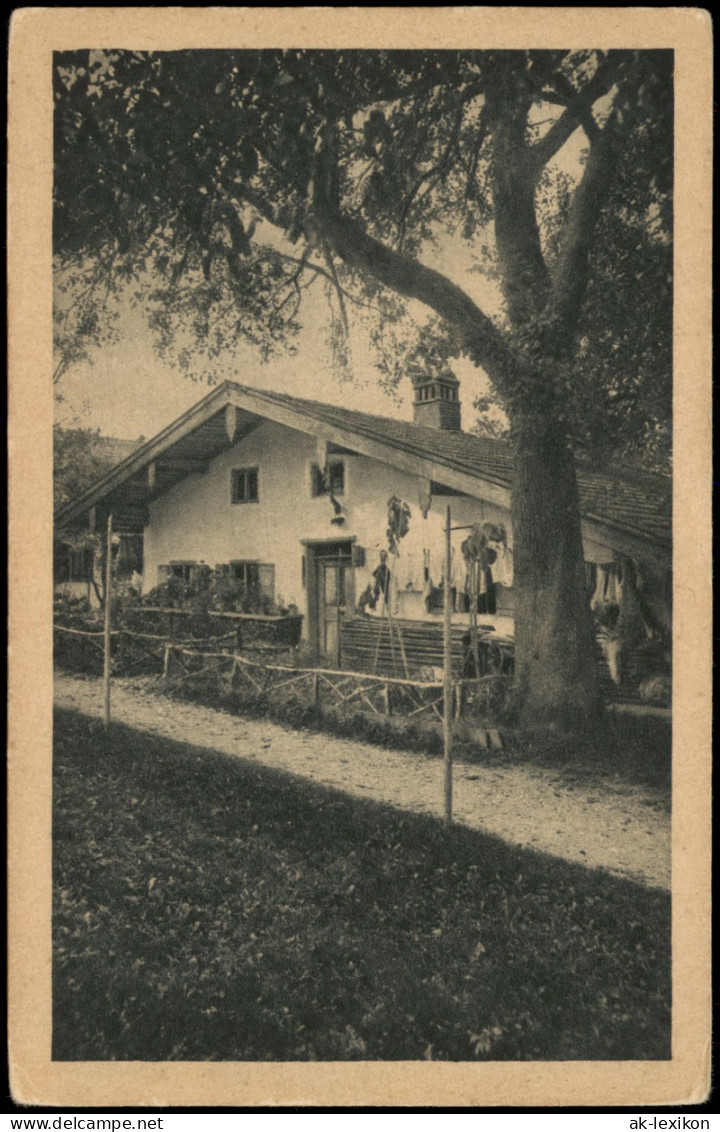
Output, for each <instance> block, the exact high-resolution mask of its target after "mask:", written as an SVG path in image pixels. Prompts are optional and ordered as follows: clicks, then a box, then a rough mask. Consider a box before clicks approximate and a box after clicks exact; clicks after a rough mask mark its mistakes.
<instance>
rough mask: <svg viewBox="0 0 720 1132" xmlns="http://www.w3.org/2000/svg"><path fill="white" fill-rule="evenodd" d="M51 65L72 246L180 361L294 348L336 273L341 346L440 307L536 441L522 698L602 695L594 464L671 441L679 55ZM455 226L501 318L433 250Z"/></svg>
mask: <svg viewBox="0 0 720 1132" xmlns="http://www.w3.org/2000/svg"><path fill="white" fill-rule="evenodd" d="M54 81H55V99H56V150H55V162H56V166H55V169H56V174H55V240H56V244H55V248H56V253H57V255H58V257H59V261H60V262H62V264H63V266H64V268H65V269H66V270H67V269H68V268H70V269H72V266H73V265H75V269H76V270H77V271H78V272H83V273H85V274H84V275H83V278H84V280H86V279H87V274H88V272H90V273H91V274H92V273H93V272H94V273H95V278H96V280H97V287H98V289H99V288H100V287H101V286H103V285H105V286H107V280H108V279H112V280H113V286H114V287H117V286H118V284H119V281H122V280H123V279H125V280H127V281H128V284H129V286H131V287H132V289H133V292H134V294H135V295H136V297H137V298H138V300H140V301H142V302H143V303H144V304H145V306H146V308H147V311H148V315H149V320H150V322H151V325H152V326H153V327H154V329H155V330H156V332H157V334H158V340H159V342H160V345H161V348H165V349H168V348H170V347H172V346H174V347H175V349H176V353H177V357H178V359H179V361H180V364H181V365H185V366H189V365H190V364H191V363H190V359H191V356H192V351H193V350H198V349H200V350H204V351H205V353H206V354H207V355H209V356H210V357H212V356H213V354H218V353H219V352H221V351H222V350H225V349H227V348H228V347H229V346H230V345H231V344H232V342H233V340H234V339H240V338H247V339H249V340H250V341H252V342H254V343H255V344H256V345H257V346H258V347H259V348H260V350H261V351H263V352H264V353H266V354H267V353H268V352H271V351H272V350H273V349H275V348H276V347H277V346H278V344H281V343H283V342H286V341H287V340H288V336H289V335H291V334H292V332H293V330H294V329H296V328H297V326H298V311H299V309H300V303H301V300H302V297H303V293H304V290H305V289H306V288H307V287H309V286H311V285H313V283H315V282H317V281H320V282H321V284H322V285H323V286H325V287H327V288H328V291H329V295H330V297H331V301H332V307H333V322H332V327H333V334H334V337H335V340H336V343H338V344H340V346H341V345H342V341H343V336H344V334H345V332H346V328H347V323H348V309H349V304H350V303H358V304H360V306H359V309H360V310H362V311H365V312H368V311H369V310H372V312H373V315H374V317H376V318H377V319H378V320H379V322H378V323H377V325H376V327H375V331H374V334H375V337H376V338H377V339H378V340H379V341H382V339H383V336H384V335H386V334H387V333H388V331H390V332H391V331H392V326H393V325H397V322H398V319H399V317H400V314H401V307H402V302H406V301H408V300H416V301H419V302H420V303H422V304H424V305H425V307H426V308H428V309H429V311H430V312H432V313H433V316H434V321H433V329H434V331H435V333H434V335H433V339H432V343H431V345H429V344H428V341H427V340H426V341H425V342H422V343H419V344H418V349H419V351H420V354H421V355H422V354H423V353H424V354H427V353H428V352H430V353H432V350H435V352H436V353H438V354H444V355H445V356H447V355H453V354H454V355H464V356H465V357H466V358H468V359H470V360H471V361H472V362H473V363H474V364H475V365H477V366H478V367H481V368H482V369H483V370H484V371H485V373H486V374H487V375H488V377H489V379H490V381H491V383H492V386H493V389H494V391H495V394H496V395H497V397H498V398H499V399H500V402H501V404H502V406H503V409H504V411H505V412H506V414H507V417H508V419H509V422H510V431H511V436H512V441H513V447H514V454H515V455H514V475H513V490H512V510H513V524H514V533H515V565H516V570H515V576H516V583H515V585H516V629H515V634H516V635H515V655H516V694H517V705H518V710H519V712H520V713H521V715H522V717H523V718H524V719H525V720H526V721H533V722H535V721H539V720H558V719H562V718H567V717H571V718H572V719H573V720H576V721H577V720H578V719H581V718H582V717H588V716H590V715H592V713H593V712H594V710H595V706H596V702H597V676H596V671H595V664H594V659H593V630H592V624H591V619H590V613H589V610H588V606H587V600H586V597H585V588H584V571H583V551H582V539H581V531H580V515H579V506H578V491H577V485H576V475H575V463H576V459H577V453H578V451H582V450H584V449H585V450H593V451H595V452H596V454H597V451H598V450H602V451H603V452H604V453H606V452H607V450H608V448H609V447H611V446H612V445H613V444H620V445H622V444H623V443H629V442H632V441H633V440H636V439H637V437H638V436H643V435H645V436H646V437H650V438H652V439H653V441H654V443H655V445H656V448H657V449H658V452H659V453H660V455H659V456H658V459H660V458H661V456H662V452H661V451H660V450H661V449H662V448H663V444H664V438H665V436H666V434H667V409H668V403H669V399H668V395H667V394H668V382H669V356H670V351H669V347H668V342H669V332H668V328H669V325H670V318H669V310H670V306H669V303H670V286H669V271H670V251H669V249H670V235H671V232H670V220H671V208H670V203H669V202H670V194H671V169H672V157H671V122H672V55H671V53H669V52H659V51H656V52H652V51H647V52H632V51H627V52H626V51H623V52H619V51H615V52H608V53H604V52H600V51H574V52H567V51H542V52H540V51H538V52H534V51H468V52H456V51H437V52H433V51H423V52H415V51H412V52H404V51H397V52H378V51H372V52H370V51H331V52H330V51H327V52H325V51H320V52H315V51H206V52H192V51H188V52H172V53H157V54H146V53H140V52H130V51H128V52H119V51H113V52H75V53H65V54H60V55H58V56H56V58H55V68H54ZM578 137H580V138H581V139H582V145H581V146H578V145H577V138H578ZM571 140H572V145H573V146H574V152H575V156H574V158H573V160H572V161H571V160H570V159H569V158H568V159H567V160H565V163H564V164H563V154H566V153H567V146H568V143H570V142H571ZM278 232H279V233H281V234H282V239H279V238H278V236H277V234H278ZM441 236H442V238H443V239H449V238H450V237H452V238H454V239H455V240H456V241H464V242H465V245H466V247H467V248H468V249H469V250H470V251H471V252H472V253H473V255H474V259H475V263H474V267H475V269H476V270H479V271H485V272H487V273H488V274H491V275H492V276H493V277H494V278H496V279H497V280H498V282H499V286H500V288H501V292H502V297H503V309H502V311H501V312H500V314H499V315H498V314H497V313H495V314H494V316H493V317H491V316H490V314H489V313H488V311H487V310H486V309H483V305H482V303H479V302H478V301H477V300H476V298H474V297H472V296H471V294H470V293H469V289H468V288H467V287H465V288H464V287H463V286H461V285H460V282H459V281H458V279H457V278H451V277H450V276H449V274H447V273H446V272H445V271H439V270H437V269H435V268H433V267H431V266H429V264H428V259H429V258H431V257H432V246H433V242H435V243H437V241H438V239H440V238H441ZM93 293H99V290H98V291H96V292H93ZM638 312H639V317H638ZM428 333H429V330H428ZM598 441H601V443H598Z"/></svg>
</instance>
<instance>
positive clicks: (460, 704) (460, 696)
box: [455, 680, 465, 719]
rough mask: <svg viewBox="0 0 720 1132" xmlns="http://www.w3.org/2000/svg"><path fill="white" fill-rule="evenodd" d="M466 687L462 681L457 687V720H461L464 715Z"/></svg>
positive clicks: (459, 681)
mask: <svg viewBox="0 0 720 1132" xmlns="http://www.w3.org/2000/svg"><path fill="white" fill-rule="evenodd" d="M464 689H465V686H464V684H463V682H462V680H458V682H457V684H456V685H455V718H456V719H460V718H461V716H462V713H463V692H464Z"/></svg>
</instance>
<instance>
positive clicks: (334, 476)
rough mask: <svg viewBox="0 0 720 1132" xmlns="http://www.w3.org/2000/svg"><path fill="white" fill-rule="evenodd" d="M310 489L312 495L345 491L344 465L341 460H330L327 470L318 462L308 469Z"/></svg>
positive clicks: (337, 493) (335, 493)
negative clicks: (324, 471)
mask: <svg viewBox="0 0 720 1132" xmlns="http://www.w3.org/2000/svg"><path fill="white" fill-rule="evenodd" d="M310 489H311V491H312V494H313V495H314V496H318V495H344V493H345V465H344V463H343V461H342V460H331V461H330V463H329V464H328V466H327V471H326V473H325V475H323V470H322V468H321V467H320V466H319V465H318V464H313V465H312V468H311V469H310Z"/></svg>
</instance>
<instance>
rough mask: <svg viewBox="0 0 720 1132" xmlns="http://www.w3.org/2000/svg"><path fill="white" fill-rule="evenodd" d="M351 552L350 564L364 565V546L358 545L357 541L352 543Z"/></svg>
mask: <svg viewBox="0 0 720 1132" xmlns="http://www.w3.org/2000/svg"><path fill="white" fill-rule="evenodd" d="M351 554H352V564H353V566H364V565H365V547H364V546H358V545H357V543H353V545H352V551H351Z"/></svg>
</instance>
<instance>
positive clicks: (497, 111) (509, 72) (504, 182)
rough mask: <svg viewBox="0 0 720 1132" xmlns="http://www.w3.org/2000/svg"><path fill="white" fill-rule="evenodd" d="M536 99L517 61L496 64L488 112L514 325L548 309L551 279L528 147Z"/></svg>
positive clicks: (500, 246)
mask: <svg viewBox="0 0 720 1132" xmlns="http://www.w3.org/2000/svg"><path fill="white" fill-rule="evenodd" d="M532 101H533V95H532V92H531V90H530V87H529V85H528V83H527V79H526V75H525V74H524V72H522V71H521V70H520V71H519V70H518V68H517V66H516V65H515V63H514V60H513V59H508V58H505V57H500V58H497V59H495V60H494V61H493V66H492V68H491V70H490V71H489V73H488V82H487V90H486V96H485V113H486V117H487V121H488V126H489V129H490V133H491V134H492V139H493V156H492V167H491V174H492V190H493V207H494V211H495V238H496V241H497V250H498V261H499V263H500V269H501V274H502V287H503V293H504V295H505V299H506V301H507V305H508V313H509V315H510V319H511V321H512V323H513V325H514V326H516V327H518V326H522V325H523V324H524V323H527V322H528V321H530V320H531V319H532V318H533V317H534V316H535V315H537V314H539V313H540V311H542V310H543V308H544V307H545V304H546V302H547V298H548V295H549V292H550V278H549V275H548V270H547V266H546V264H545V259H544V257H543V253H542V248H541V245H540V232H539V229H538V223H537V216H536V213H535V178H534V162H533V157H532V151H531V148H530V147H529V146H528V144H527V142H526V133H527V120H528V113H529V110H530V107H531V105H532Z"/></svg>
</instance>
